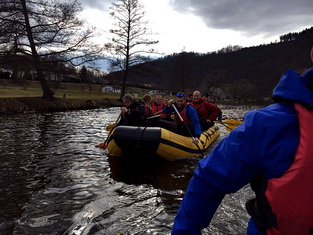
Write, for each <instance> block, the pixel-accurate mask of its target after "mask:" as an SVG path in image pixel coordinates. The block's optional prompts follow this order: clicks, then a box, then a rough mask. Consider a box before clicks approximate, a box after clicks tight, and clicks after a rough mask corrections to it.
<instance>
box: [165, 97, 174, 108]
mask: <svg viewBox="0 0 313 235" xmlns="http://www.w3.org/2000/svg"><path fill="white" fill-rule="evenodd" d="M174 103H175V101H174V100H172V99H170V100H169V101H168V103H167V106H168V107H171V106H172V105H173V104H174Z"/></svg>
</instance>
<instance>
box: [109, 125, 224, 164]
mask: <svg viewBox="0 0 313 235" xmlns="http://www.w3.org/2000/svg"><path fill="white" fill-rule="evenodd" d="M219 134H220V131H219V129H218V127H217V126H213V127H210V128H209V129H208V130H206V131H204V132H202V134H201V136H200V138H199V139H200V141H199V144H198V145H196V144H194V143H192V139H191V137H186V136H182V135H178V134H176V133H173V132H171V131H169V130H166V129H164V128H161V127H134V126H118V127H116V128H114V129H113V131H112V132H111V133H110V136H109V137H108V142H107V143H108V144H107V149H108V151H109V153H110V154H112V155H117V156H121V155H133V154H135V155H153V154H157V155H159V156H161V157H162V158H165V159H167V160H174V159H178V158H185V157H195V156H199V155H201V154H202V155H203V154H204V153H205V151H206V150H208V148H209V146H210V145H211V144H212V142H213V141H214V140H215V139H216V138H217V137H218V136H219Z"/></svg>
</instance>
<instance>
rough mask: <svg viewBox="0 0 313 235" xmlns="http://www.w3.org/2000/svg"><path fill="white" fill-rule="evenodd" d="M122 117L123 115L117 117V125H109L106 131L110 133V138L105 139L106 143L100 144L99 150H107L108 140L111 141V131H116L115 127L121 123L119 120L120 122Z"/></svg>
mask: <svg viewBox="0 0 313 235" xmlns="http://www.w3.org/2000/svg"><path fill="white" fill-rule="evenodd" d="M121 115H122V113H120V114H119V115H118V117H117V119H116V121H115V123H113V124H111V125H108V126H107V127H106V131H109V133H108V136H107V138H106V139H105V141H104V142H103V143H100V144H99V145H98V146H99V148H104V149H106V148H107V144H108V140H109V136H110V133H111V131H112V130H113V129H114V127H115V126H116V124H117V123H118V122H119V120H120V118H121Z"/></svg>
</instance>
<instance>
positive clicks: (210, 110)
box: [192, 98, 221, 121]
mask: <svg viewBox="0 0 313 235" xmlns="http://www.w3.org/2000/svg"><path fill="white" fill-rule="evenodd" d="M192 105H193V107H194V108H195V109H196V110H197V112H198V115H199V120H200V121H206V120H207V119H209V120H210V121H214V120H215V119H216V118H217V116H218V114H219V113H220V112H221V109H220V108H219V107H218V106H217V105H215V104H213V103H211V102H209V101H205V100H204V99H202V98H201V99H200V101H199V102H192Z"/></svg>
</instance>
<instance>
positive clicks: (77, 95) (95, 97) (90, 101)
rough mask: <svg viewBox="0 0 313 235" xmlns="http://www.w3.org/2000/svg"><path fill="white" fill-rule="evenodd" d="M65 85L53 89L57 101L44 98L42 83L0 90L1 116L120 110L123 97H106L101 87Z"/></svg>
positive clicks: (0, 88) (117, 95) (113, 95)
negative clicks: (102, 109) (106, 109)
mask: <svg viewBox="0 0 313 235" xmlns="http://www.w3.org/2000/svg"><path fill="white" fill-rule="evenodd" d="M66 85H67V86H64V85H62V89H53V92H54V94H55V95H54V97H55V98H54V99H53V100H45V99H43V98H41V96H42V90H41V87H40V84H39V83H38V82H28V84H27V85H23V86H21V85H20V84H12V83H11V84H6V85H1V86H0V114H11V113H21V112H55V111H67V110H79V109H94V108H105V107H114V106H120V105H121V102H120V101H119V94H112V93H109V94H107V93H102V92H100V91H101V90H100V89H101V86H100V85H92V86H90V87H89V86H88V89H87V88H86V85H85V86H82V85H77V84H74V85H73V84H72V85H69V84H66Z"/></svg>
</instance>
